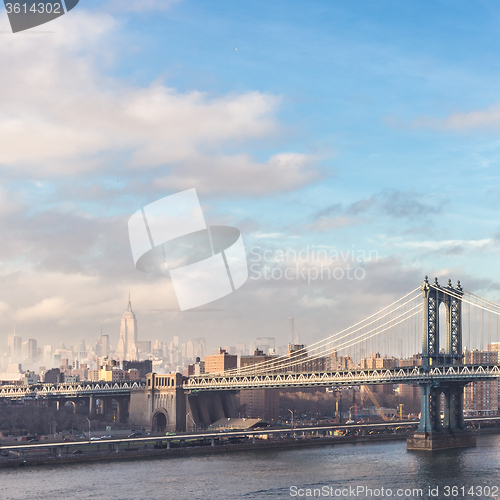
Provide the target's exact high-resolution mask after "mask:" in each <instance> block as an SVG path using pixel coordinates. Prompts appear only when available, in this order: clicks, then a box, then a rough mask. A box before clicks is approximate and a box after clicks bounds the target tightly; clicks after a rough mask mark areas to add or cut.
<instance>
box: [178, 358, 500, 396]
mask: <svg viewBox="0 0 500 500" xmlns="http://www.w3.org/2000/svg"><path fill="white" fill-rule="evenodd" d="M496 378H500V366H499V365H493V364H492V365H485V364H469V365H440V366H435V367H432V366H430V367H428V368H426V367H423V366H408V367H400V368H382V369H378V370H346V371H337V372H307V373H293V372H288V373H270V374H258V373H257V374H255V375H252V374H251V373H250V374H246V375H238V374H236V375H230V376H228V375H224V373H220V374H217V373H215V374H206V375H199V376H196V377H189V379H187V381H186V382H185V384H184V386H183V387H184V389H185V390H190V391H221V390H239V389H257V388H288V387H330V386H352V385H373V384H410V383H425V382H440V381H442V382H444V381H446V380H454V381H457V380H465V381H473V380H492V379H496Z"/></svg>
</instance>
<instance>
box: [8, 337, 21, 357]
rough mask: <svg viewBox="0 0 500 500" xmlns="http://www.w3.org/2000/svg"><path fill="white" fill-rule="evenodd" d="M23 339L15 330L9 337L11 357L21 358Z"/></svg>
mask: <svg viewBox="0 0 500 500" xmlns="http://www.w3.org/2000/svg"><path fill="white" fill-rule="evenodd" d="M22 342H23V339H22V338H21V337H20V336H19V335H16V333H15V331H14V334H13V335H9V336H8V337H7V347H8V348H9V350H10V353H9V354H10V357H11V358H12V359H13V360H19V359H20V358H21V344H22Z"/></svg>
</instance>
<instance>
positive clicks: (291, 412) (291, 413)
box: [288, 410, 293, 431]
mask: <svg viewBox="0 0 500 500" xmlns="http://www.w3.org/2000/svg"><path fill="white" fill-rule="evenodd" d="M288 411H289V412H290V415H291V416H292V425H291V430H292V431H293V411H292V410H288Z"/></svg>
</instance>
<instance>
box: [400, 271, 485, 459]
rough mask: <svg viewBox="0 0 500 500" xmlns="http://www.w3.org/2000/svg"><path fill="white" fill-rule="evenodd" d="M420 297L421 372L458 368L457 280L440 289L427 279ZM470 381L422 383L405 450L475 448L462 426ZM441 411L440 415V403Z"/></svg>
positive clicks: (459, 315) (459, 306)
mask: <svg viewBox="0 0 500 500" xmlns="http://www.w3.org/2000/svg"><path fill="white" fill-rule="evenodd" d="M421 290H422V297H423V321H422V323H423V324H422V326H423V335H422V370H423V371H424V372H430V371H431V370H432V369H433V368H435V367H442V366H446V365H460V364H462V361H463V354H462V296H463V290H462V287H461V286H460V281H458V282H457V286H456V287H455V288H454V287H453V286H452V284H451V280H448V285H447V286H446V287H441V286H440V285H439V283H438V280H437V278H435V279H434V283H433V284H432V285H431V284H430V283H429V281H428V278H427V276H426V277H425V279H424V283H423V285H422V287H421ZM441 304H444V305H445V308H446V329H445V331H444V332H440V331H439V306H440V305H441ZM440 335H445V338H446V347H445V349H444V352H440V349H439V344H440V342H439V338H440ZM469 382H470V380H463V379H461V380H458V379H457V380H453V379H452V378H451V379H449V380H446V382H443V381H430V382H422V383H421V384H420V395H421V413H420V425H419V426H418V429H417V432H416V433H415V434H414V435H413V436H412V437H411V438H409V439H408V442H407V449H408V450H437V449H447V448H459V447H466V446H475V445H476V438H475V436H473V435H472V433H471V432H470V431H467V430H466V428H465V423H464V415H463V401H464V387H465V386H466V385H467V384H468V383H469ZM442 402H443V403H444V411H443V414H441V403H442Z"/></svg>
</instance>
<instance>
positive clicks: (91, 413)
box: [89, 396, 96, 417]
mask: <svg viewBox="0 0 500 500" xmlns="http://www.w3.org/2000/svg"><path fill="white" fill-rule="evenodd" d="M95 404H96V400H95V396H89V417H93V416H95Z"/></svg>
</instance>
